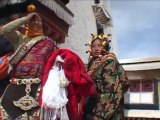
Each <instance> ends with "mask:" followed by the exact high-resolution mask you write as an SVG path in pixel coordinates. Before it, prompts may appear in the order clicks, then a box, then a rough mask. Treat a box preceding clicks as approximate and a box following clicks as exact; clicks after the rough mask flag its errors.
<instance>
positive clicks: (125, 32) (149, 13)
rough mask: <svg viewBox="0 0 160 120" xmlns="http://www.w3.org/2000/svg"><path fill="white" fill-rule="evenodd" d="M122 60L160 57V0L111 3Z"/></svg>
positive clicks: (123, 0)
mask: <svg viewBox="0 0 160 120" xmlns="http://www.w3.org/2000/svg"><path fill="white" fill-rule="evenodd" d="M110 4H111V15H112V18H113V24H114V30H115V34H116V39H117V46H118V52H119V54H118V57H119V58H120V59H126V58H146V57H160V0H110Z"/></svg>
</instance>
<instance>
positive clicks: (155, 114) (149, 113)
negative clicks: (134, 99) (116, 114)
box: [124, 109, 160, 118]
mask: <svg viewBox="0 0 160 120" xmlns="http://www.w3.org/2000/svg"><path fill="white" fill-rule="evenodd" d="M124 116H125V117H135V118H136V117H138V118H160V110H134V109H133V110H127V109H126V110H125V111H124Z"/></svg>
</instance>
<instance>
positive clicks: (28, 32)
mask: <svg viewBox="0 0 160 120" xmlns="http://www.w3.org/2000/svg"><path fill="white" fill-rule="evenodd" d="M24 34H25V35H26V36H28V37H34V36H39V35H42V34H43V30H42V29H40V30H39V31H32V30H31V29H29V28H28V27H25V33H24Z"/></svg>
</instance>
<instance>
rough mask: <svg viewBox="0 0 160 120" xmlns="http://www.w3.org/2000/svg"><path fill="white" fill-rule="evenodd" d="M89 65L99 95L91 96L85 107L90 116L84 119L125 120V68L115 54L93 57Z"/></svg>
mask: <svg viewBox="0 0 160 120" xmlns="http://www.w3.org/2000/svg"><path fill="white" fill-rule="evenodd" d="M88 65H89V66H88V71H89V72H90V74H91V76H92V79H93V81H94V82H95V84H96V87H97V92H98V97H92V98H89V101H88V103H87V105H86V108H85V112H86V113H85V114H88V115H87V116H88V117H87V118H85V117H84V120H92V119H93V117H96V118H97V119H96V120H124V117H123V93H124V92H125V87H127V86H126V85H127V83H126V80H127V77H126V74H125V71H124V69H123V68H122V66H121V65H119V63H118V61H117V60H116V58H115V57H114V55H113V54H107V55H105V56H103V57H102V58H101V59H100V58H97V59H92V60H91V61H90V62H89V64H88ZM89 117H90V118H89Z"/></svg>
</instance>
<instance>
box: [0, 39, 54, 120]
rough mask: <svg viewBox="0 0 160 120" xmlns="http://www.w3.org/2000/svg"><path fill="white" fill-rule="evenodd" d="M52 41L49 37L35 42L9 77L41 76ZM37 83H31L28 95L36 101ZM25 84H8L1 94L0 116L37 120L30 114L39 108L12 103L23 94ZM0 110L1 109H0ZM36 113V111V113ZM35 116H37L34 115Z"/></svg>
mask: <svg viewBox="0 0 160 120" xmlns="http://www.w3.org/2000/svg"><path fill="white" fill-rule="evenodd" d="M54 47H55V46H54V42H53V41H52V40H51V39H46V40H42V41H39V42H37V43H36V44H35V45H34V46H33V47H32V48H31V49H30V50H29V51H28V53H27V54H26V55H25V56H24V57H23V58H22V60H21V61H20V62H19V63H18V64H17V65H16V66H15V67H14V68H13V70H12V73H11V78H18V79H28V78H41V77H42V75H43V71H44V67H45V64H46V59H47V57H48V55H49V54H50V53H51V52H52V51H53V50H54ZM38 88H39V84H31V92H30V96H32V97H33V98H35V100H36V101H38V93H39V90H38ZM25 91H26V86H25V85H23V84H22V85H14V84H9V85H8V87H7V88H6V90H5V93H4V95H3V96H2V101H1V109H2V108H3V111H5V112H3V113H5V114H3V113H1V116H3V118H4V119H5V117H6V116H8V117H7V120H9V119H12V120H22V119H23V118H26V119H24V120H28V119H29V120H30V119H31V120H36V119H37V120H38V118H36V119H35V118H34V119H32V118H31V116H32V115H33V114H35V113H36V112H38V110H39V108H38V106H37V107H34V108H31V109H30V110H27V111H24V110H22V109H20V108H19V107H16V106H15V105H14V104H13V101H17V100H19V99H20V98H21V97H23V96H25V94H26V93H25ZM0 111H1V110H0ZM37 114H38V113H36V115H37ZM36 117H37V116H36Z"/></svg>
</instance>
